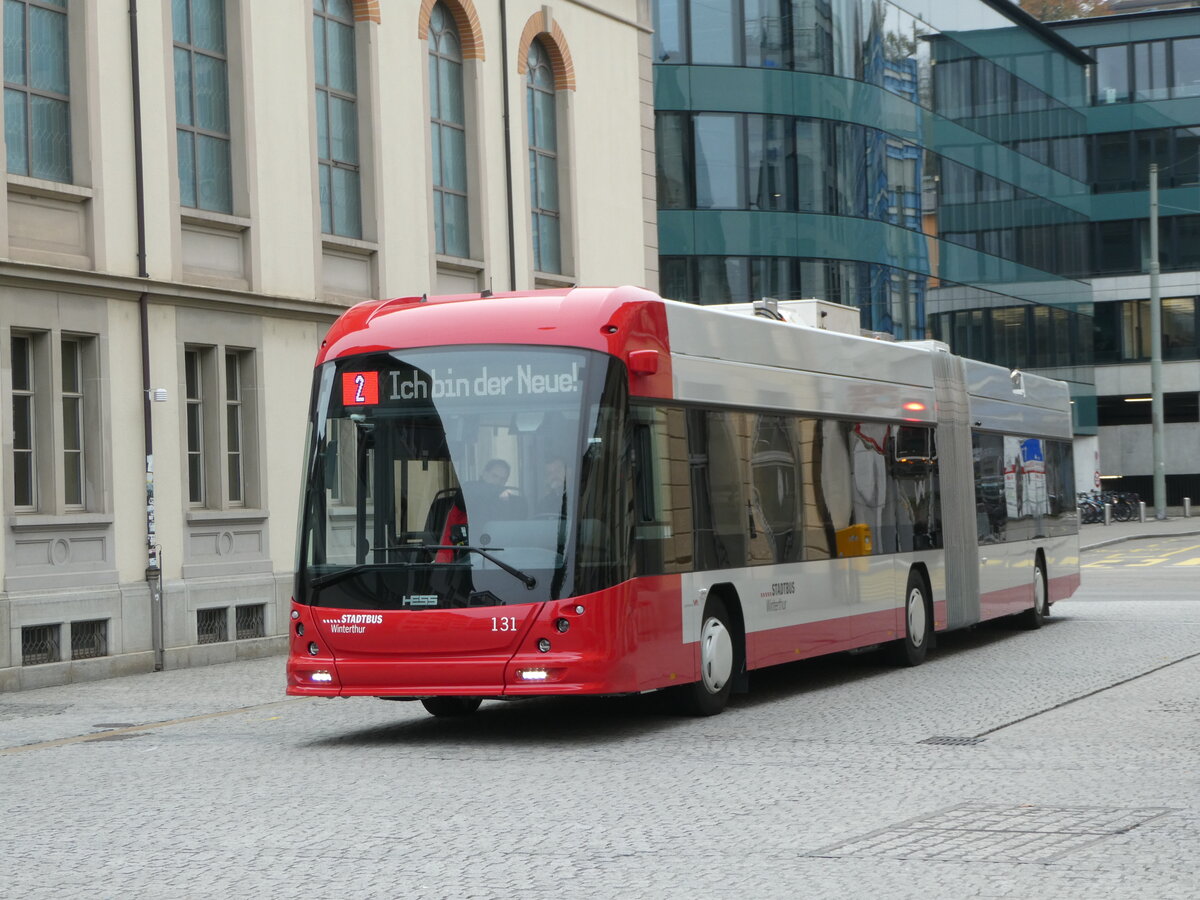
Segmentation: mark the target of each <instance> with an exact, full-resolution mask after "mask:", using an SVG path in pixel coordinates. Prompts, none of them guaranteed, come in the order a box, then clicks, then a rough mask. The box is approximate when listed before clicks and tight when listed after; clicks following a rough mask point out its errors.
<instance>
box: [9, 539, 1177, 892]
mask: <svg viewBox="0 0 1200 900" xmlns="http://www.w3.org/2000/svg"><path fill="white" fill-rule="evenodd" d="M1088 534H1089V536H1091V535H1095V534H1098V532H1095V531H1092V532H1089V533H1088ZM1158 542H1159V543H1160V544H1161V545H1162V547H1163V548H1164V552H1173V551H1176V550H1182V549H1183V548H1187V547H1193V546H1195V545H1196V544H1197V543H1200V541H1197V539H1196V538H1195V537H1187V536H1178V537H1171V536H1169V535H1163V536H1161V537H1160V538H1158ZM1084 543H1085V545H1087V544H1088V543H1089V542H1088V541H1084ZM1135 543H1136V542H1130V544H1129V545H1128V546H1127V547H1126V549H1127V550H1128V549H1132V548H1133V546H1134V544H1135ZM1103 552H1104V551H1101V550H1099V549H1097V550H1091V551H1088V552H1086V553H1085V554H1084V563H1085V565H1086V564H1088V563H1089V562H1092V561H1094V560H1097V559H1100V558H1101V556H1100V554H1102V553H1103ZM1185 555H1186V554H1178V556H1179V557H1183V556H1185ZM1193 555H1194V554H1193ZM1190 571H1191V570H1190V569H1189V568H1187V567H1174V568H1172V567H1167V566H1156V567H1154V568H1152V569H1146V568H1138V567H1135V566H1133V565H1128V566H1126V565H1113V566H1111V567H1107V568H1104V569H1103V570H1099V569H1086V568H1085V570H1084V586H1083V588H1082V589H1081V591H1080V592H1079V593H1078V594H1077V595H1076V597H1075V598H1073V599H1072V600H1070V601H1066V602H1063V603H1061V604H1059V605H1057V606H1056V607H1055V609H1054V616H1053V617H1052V618H1051V620H1050V621H1049V622H1048V623H1047V625H1046V627H1044V628H1043V629H1041V630H1040V631H1036V632H1021V631H1016V630H1013V629H1011V628H1008V627H1006V626H1004V625H1003V624H999V625H988V626H984V627H980V628H977V629H974V630H971V631H967V632H961V633H956V634H951V635H946V636H943V637H942V638H941V639H940V642H939V646H938V648H937V650H936V651H935V652H934V653H933V654H932V655H931V657H930V659H929V660H928V661H927V662H926V663H925V665H923V666H921V667H918V668H916V669H910V670H896V669H890V668H888V667H887V666H886V665H885V664H884V663H883V662H882V661H881V660H880V659H878V658H877V656H876V655H875V654H864V655H859V656H853V657H850V656H842V657H834V658H832V659H826V660H817V661H810V662H805V663H798V664H794V665H791V666H787V667H783V668H778V669H774V670H770V671H768V672H765V673H755V675H754V676H753V678H752V683H751V693H749V694H748V695H742V696H739V697H735V698H734V701H733V703H732V705H731V707H730V709H729V710H727V711H726V712H725V713H724V714H723V715H721V716H719V717H716V718H712V719H686V718H678V717H675V716H673V715H672V714H670V713H669V712H668V711H667V710H665V709H664V706H663V704H662V702H661V700H660V698H659V697H658V696H656V695H651V696H646V697H640V698H627V699H620V700H591V701H588V700H576V701H565V700H534V701H524V702H520V703H502V702H487V703H485V704H484V706H483V707H482V709H481V710H480V712H479V713H478V714H477V715H475V716H474V717H472V718H469V719H465V720H444V719H440V720H439V719H433V718H431V717H429V716H427V715H426V713H425V712H424V710H423V709H422V708H421V707H420V705H419V704H410V703H388V702H383V701H378V700H369V699H358V700H335V701H324V700H310V699H285V698H284V697H283V692H282V690H283V689H282V685H283V660H282V658H273V659H267V660H259V661H254V662H246V663H235V664H229V665H224V666H217V667H210V668H196V669H187V670H178V671H171V672H164V673H159V674H155V675H145V676H135V677H128V678H123V679H113V680H109V681H103V682H96V683H92V684H83V685H73V686H68V687H61V688H47V689H42V690H35V691H27V692H23V693H19V694H8V695H5V696H3V697H0V748H3V749H0V779H2V782H3V785H4V790H3V793H2V794H0V814H2V815H3V817H4V821H6V823H8V834H7V835H6V837H7V840H6V848H5V850H6V852H5V853H4V854H3V856H2V857H0V885H2V886H3V893H4V894H5V895H6V896H10V897H21V898H39V897H46V898H51V897H54V898H61V897H76V896H84V895H88V896H93V895H98V896H101V897H118V896H119V897H129V896H144V897H196V896H211V897H262V896H271V897H306V898H311V897H329V896H347V897H368V896H369V897H375V896H377V897H516V896H521V897H546V898H550V897H556V898H557V897H563V896H577V897H679V898H685V897H687V898H691V897H711V896H720V895H725V894H731V893H732V892H734V891H737V892H738V893H739V894H741V895H743V896H749V897H798V896H806V897H821V896H834V895H839V896H846V897H862V896H871V895H879V896H886V897H889V898H900V897H913V898H929V897H949V898H959V897H1028V896H1037V897H1039V898H1053V897H1064V898H1072V897H1087V898H1099V897H1113V898H1126V897H1155V898H1176V897H1178V898H1184V897H1193V896H1195V886H1196V884H1198V883H1200V862H1198V861H1197V858H1196V853H1195V848H1196V847H1197V846H1200V767H1198V766H1197V752H1196V747H1195V743H1196V736H1197V734H1198V733H1200V729H1198V727H1197V726H1198V719H1200V599H1198V598H1197V593H1196V591H1195V585H1194V578H1191V576H1189V572H1190Z"/></svg>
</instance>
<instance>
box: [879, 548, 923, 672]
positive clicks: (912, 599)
mask: <svg viewBox="0 0 1200 900" xmlns="http://www.w3.org/2000/svg"><path fill="white" fill-rule="evenodd" d="M927 594H928V591H927V589H926V587H925V579H924V578H922V577H921V573H920V572H918V571H917V570H916V569H913V571H911V572H910V573H909V575H908V587H907V588H906V589H905V591H904V637H903V638H901V639H900V640H898V641H893V642H892V644H891V646H890V647H889V650H890V655H891V658H892V662H894V663H895V664H896V665H898V666H919V665H920V664H921V663H923V662H924V661H925V655H926V654H927V653H928V652H929V643H930V641H931V640H932V639H933V616H932V615H931V612H932V609H931V608H930V604H929V598H928V597H927V596H926V595H927Z"/></svg>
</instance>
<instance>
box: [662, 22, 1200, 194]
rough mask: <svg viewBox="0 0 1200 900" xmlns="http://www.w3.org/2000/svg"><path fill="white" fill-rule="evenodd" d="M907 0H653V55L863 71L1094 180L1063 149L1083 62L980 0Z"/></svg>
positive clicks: (1079, 130)
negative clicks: (941, 0) (964, 1)
mask: <svg viewBox="0 0 1200 900" xmlns="http://www.w3.org/2000/svg"><path fill="white" fill-rule="evenodd" d="M905 6H907V7H908V8H909V9H915V10H916V12H917V13H919V14H920V15H919V16H918V15H914V14H912V13H910V12H908V11H907V10H905V9H901V8H900V7H899V6H897V5H895V4H893V3H889V2H885V0H656V2H655V26H656V32H655V61H656V62H657V63H659V64H668V65H678V64H685V65H714V66H744V67H751V68H764V69H791V70H793V71H798V72H814V73H820V74H824V75H835V76H839V77H842V78H852V79H855V80H858V81H864V82H867V83H868V84H873V85H876V86H878V87H880V88H882V89H883V90H885V91H888V92H889V93H892V94H895V95H897V96H899V97H903V98H905V99H906V100H909V101H910V102H912V103H916V104H919V105H921V106H923V107H925V108H927V109H930V110H932V111H934V112H936V113H938V114H940V115H943V116H945V117H947V118H950V119H953V120H954V121H955V122H957V123H958V124H960V125H962V126H964V127H966V128H969V129H971V130H973V131H975V132H977V133H979V134H982V135H984V136H985V137H988V138H990V139H991V140H993V141H996V142H998V143H1002V144H1004V145H1005V146H1007V147H1010V148H1011V149H1014V150H1016V151H1017V152H1019V153H1023V154H1026V155H1029V156H1030V157H1031V158H1033V159H1037V160H1038V161H1040V162H1043V163H1045V164H1046V165H1049V166H1051V167H1053V168H1056V169H1058V170H1059V171H1062V172H1064V173H1065V174H1067V175H1069V176H1071V177H1073V178H1075V179H1076V180H1079V181H1083V180H1085V178H1086V172H1085V170H1084V169H1083V167H1082V165H1081V163H1082V159H1081V157H1080V155H1079V154H1078V153H1070V152H1067V153H1056V152H1055V151H1054V146H1055V142H1058V141H1062V140H1064V139H1076V138H1079V137H1080V136H1081V135H1082V134H1083V133H1084V130H1085V123H1084V119H1083V116H1082V114H1081V113H1079V112H1077V111H1076V110H1075V109H1074V108H1073V106H1072V105H1071V103H1075V104H1076V105H1081V104H1082V102H1083V100H1084V96H1085V92H1086V90H1085V71H1084V68H1083V66H1082V65H1081V64H1079V63H1077V62H1075V61H1073V60H1070V59H1069V58H1067V57H1066V56H1064V55H1063V54H1061V53H1060V52H1058V51H1057V50H1054V49H1052V48H1051V47H1050V46H1048V45H1047V44H1045V43H1044V42H1043V41H1042V40H1041V38H1040V37H1037V36H1035V35H1033V34H1032V33H1031V32H1026V31H1025V30H1023V29H1022V28H1020V27H1019V26H1017V24H1016V23H1015V22H1014V21H1013V20H1012V19H1009V18H1008V17H1006V16H1004V15H1003V14H1002V13H1000V12H998V11H996V10H993V9H989V8H987V7H986V6H985V5H984V4H981V3H980V4H972V5H970V6H969V7H967V8H962V5H961V4H960V5H959V6H958V7H956V8H955V9H954V10H953V11H948V10H947V8H946V7H947V4H935V3H928V2H927V3H920V2H917V3H914V2H913V0H909V2H907V3H905ZM950 21H952V22H953V25H952V26H951V27H952V30H947V31H940V30H939V29H938V27H937V23H938V22H943V23H945V22H950ZM1177 43H1179V42H1177ZM1144 55H1146V58H1147V62H1146V64H1145V67H1146V69H1147V71H1148V72H1153V73H1157V74H1155V75H1154V76H1153V77H1154V78H1156V79H1159V80H1162V79H1165V78H1167V77H1168V76H1167V74H1166V69H1167V67H1168V66H1170V65H1175V67H1176V68H1177V69H1179V70H1180V71H1181V72H1182V74H1179V75H1177V76H1176V77H1177V78H1188V77H1191V76H1190V74H1189V73H1191V71H1192V69H1194V68H1196V67H1195V66H1194V65H1191V64H1190V63H1187V62H1186V59H1187V57H1186V56H1182V57H1181V56H1179V55H1178V54H1177V55H1175V56H1174V57H1171V58H1168V57H1167V56H1162V55H1160V56H1153V54H1151V53H1150V52H1149V51H1147V54H1144ZM1172 59H1173V60H1184V61H1183V62H1182V63H1174V64H1173V63H1171V60H1172ZM935 63H936V65H935ZM1148 77H1149V76H1148ZM1155 83H1156V84H1157V82H1155ZM1060 98H1061V99H1060Z"/></svg>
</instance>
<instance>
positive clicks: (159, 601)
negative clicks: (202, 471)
mask: <svg viewBox="0 0 1200 900" xmlns="http://www.w3.org/2000/svg"><path fill="white" fill-rule="evenodd" d="M129 64H130V68H131V75H132V78H131V83H132V88H133V171H134V191H135V196H136V201H135V204H134V205H135V207H136V213H137V263H138V277H139V278H149V277H150V273H149V272H148V271H147V270H146V177H145V176H146V173H145V168H144V158H143V154H142V75H141V63H140V60H139V56H138V23H137V0H129ZM138 327H139V330H140V331H141V339H142V434H143V435H144V437H145V445H146V447H145V449H146V584H147V586H148V587H149V589H150V636H151V641H152V642H153V645H154V671H155V672H161V671H162V670H163V665H164V646H163V645H164V643H165V641H164V639H163V597H162V567H161V561H160V558H159V550H160V548H159V546H158V540H157V537H156V535H155V526H154V432H153V428H152V427H151V419H150V402H151V390H152V389H151V387H150V295H149V293H148V292H146V291H142V293H141V294H140V295H139V296H138Z"/></svg>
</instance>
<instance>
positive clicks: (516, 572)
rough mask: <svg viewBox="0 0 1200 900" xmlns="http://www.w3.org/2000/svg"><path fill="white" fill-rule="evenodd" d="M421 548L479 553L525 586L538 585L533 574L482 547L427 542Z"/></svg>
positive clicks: (500, 548)
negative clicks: (511, 564) (498, 557)
mask: <svg viewBox="0 0 1200 900" xmlns="http://www.w3.org/2000/svg"><path fill="white" fill-rule="evenodd" d="M421 549H422V550H458V551H460V552H463V553H478V554H479V555H480V556H482V557H483V558H484V559H486V560H487V561H488V562H490V563H495V564H496V566H497V567H498V568H501V569H503V570H504V571H505V572H507V573H508V574H509V575H511V576H512V577H513V578H515V579H517V580H518V581H520V582H521V584H523V585H525V587H526V588H528V589H529V590H531V591H532V590H533V589H534V587H535V586H536V585H537V579H536V578H534V577H533V576H532V575H528V574H526V573H525V572H522V571H521V570H520V569H517V568H514V567H512V566H510V565H509V564H508V563H506V562H504V561H503V560H501V559H497V558H496V557H495V556H493V555H492V554H491V553H489V552H488V551H487V550H484V549H483V548H482V547H471V546H469V545H467V544H425V545H423V546H422V547H421ZM491 549H492V550H503V549H504V548H503V547H492V548H491Z"/></svg>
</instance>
